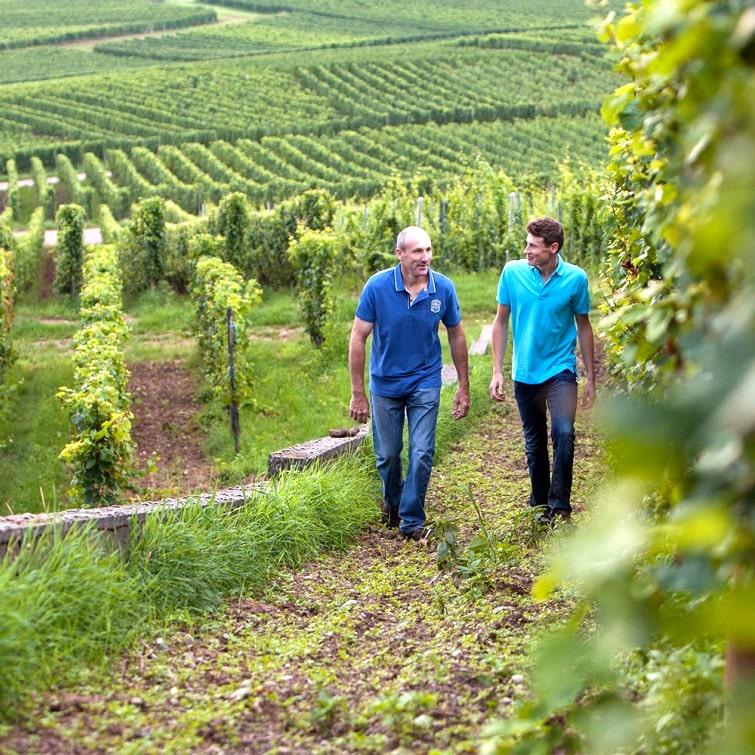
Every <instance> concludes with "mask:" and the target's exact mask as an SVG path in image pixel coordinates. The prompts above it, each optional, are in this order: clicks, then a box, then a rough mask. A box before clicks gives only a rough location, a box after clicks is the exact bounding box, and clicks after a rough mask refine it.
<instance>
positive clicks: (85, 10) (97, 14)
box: [0, 0, 217, 49]
mask: <svg viewBox="0 0 755 755" xmlns="http://www.w3.org/2000/svg"><path fill="white" fill-rule="evenodd" d="M1 12H2V24H0V49H8V48H14V47H27V46H31V45H41V44H46V43H49V42H62V41H67V40H72V39H83V38H88V37H103V36H108V35H113V34H127V33H129V32H137V31H146V30H151V29H171V28H176V27H180V26H191V25H194V24H201V23H206V22H208V21H213V20H215V18H216V17H217V14H216V13H215V12H214V11H212V10H208V9H207V8H202V7H199V6H188V5H177V4H173V3H168V2H161V3H156V2H152V1H151V0H128V1H127V2H116V1H115V0H87V2H70V0H69V2H56V0H3V2H2V6H1Z"/></svg>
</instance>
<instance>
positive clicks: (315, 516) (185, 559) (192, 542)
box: [129, 454, 378, 618]
mask: <svg viewBox="0 0 755 755" xmlns="http://www.w3.org/2000/svg"><path fill="white" fill-rule="evenodd" d="M377 495H378V488H377V484H376V481H375V476H374V474H373V472H372V464H371V460H369V459H367V458H366V456H365V455H364V454H358V455H355V456H353V457H349V458H345V459H342V460H339V461H338V462H336V463H334V464H331V465H328V466H313V467H310V468H308V469H307V470H306V471H305V472H285V473H283V474H282V475H281V476H280V477H279V478H277V479H276V481H275V483H274V484H273V485H271V486H270V489H269V490H267V491H265V492H261V493H257V494H255V495H254V496H253V498H252V499H251V500H250V501H249V502H248V503H247V504H246V505H245V506H242V507H240V508H235V509H234V508H229V507H223V506H208V507H203V506H202V505H201V504H199V503H198V504H197V505H196V506H190V507H188V508H186V509H183V510H180V511H172V512H166V513H165V514H159V515H155V516H153V517H151V518H150V519H148V520H147V521H146V522H145V524H144V527H143V528H142V530H141V532H140V534H139V536H138V537H137V538H136V539H135V541H134V542H133V543H132V546H131V552H130V562H129V568H130V569H131V571H132V573H133V574H134V575H135V576H136V577H137V578H138V579H139V581H140V583H141V585H142V589H143V591H144V595H145V599H146V601H147V602H148V603H149V605H150V606H151V607H152V609H153V613H154V616H155V618H157V617H159V616H162V615H165V614H167V613H170V612H171V611H178V610H181V611H183V610H188V611H192V612H205V611H210V610H213V609H215V608H216V607H217V606H218V605H219V604H220V602H221V601H222V600H223V598H224V597H225V596H227V595H232V594H242V593H249V592H254V591H256V590H259V589H260V588H261V587H262V586H264V585H265V584H266V583H267V582H268V581H269V580H270V579H272V578H274V577H275V575H276V574H277V573H278V572H279V570H280V569H281V568H286V567H294V568H295V567H298V566H300V565H301V564H302V563H304V562H305V561H306V560H307V559H311V558H314V557H315V556H316V555H317V554H318V553H319V552H320V551H323V550H329V549H337V548H343V547H345V546H346V545H347V544H348V542H349V541H350V540H351V539H353V537H354V535H355V534H356V533H358V532H359V531H361V530H362V529H363V528H364V527H365V526H366V525H367V524H368V523H369V522H370V521H372V520H374V518H375V513H376V511H377V508H376V507H375V498H376V496H377Z"/></svg>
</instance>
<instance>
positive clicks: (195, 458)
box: [128, 361, 215, 498]
mask: <svg viewBox="0 0 755 755" xmlns="http://www.w3.org/2000/svg"><path fill="white" fill-rule="evenodd" d="M128 369H129V370H130V372H131V378H130V380H129V392H130V393H131V405H132V411H133V413H134V420H133V423H132V438H133V441H134V445H135V446H136V460H137V464H138V466H139V468H140V469H142V470H146V469H147V468H148V465H149V461H150V459H152V460H154V461H156V469H155V471H153V472H151V473H150V474H148V475H146V476H145V477H143V478H142V479H141V480H140V487H142V488H145V489H146V490H145V491H140V492H139V493H138V495H136V496H135V497H138V498H144V497H145V495H146V496H151V497H155V496H156V495H157V494H158V493H159V494H163V493H166V494H170V495H173V494H178V493H188V492H192V491H195V490H209V489H211V488H212V487H213V485H214V483H215V472H214V470H213V468H212V465H211V464H210V463H209V462H208V461H207V459H205V457H204V454H203V453H202V440H203V438H204V434H203V432H202V429H201V427H200V425H199V420H198V415H199V412H200V409H201V407H200V405H199V404H198V402H197V401H196V400H195V396H196V393H197V384H196V379H195V377H194V375H193V373H192V372H191V371H190V370H188V368H187V367H186V366H185V364H184V363H183V362H181V361H168V362H136V363H132V364H129V365H128ZM152 493H154V494H155V496H152Z"/></svg>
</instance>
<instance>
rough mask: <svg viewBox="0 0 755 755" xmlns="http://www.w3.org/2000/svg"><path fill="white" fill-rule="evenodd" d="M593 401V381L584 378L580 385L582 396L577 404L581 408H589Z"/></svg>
mask: <svg viewBox="0 0 755 755" xmlns="http://www.w3.org/2000/svg"><path fill="white" fill-rule="evenodd" d="M594 403H595V381H594V380H586V381H585V384H584V386H583V387H582V398H581V399H580V402H579V405H580V407H581V408H582V409H589V408H590V407H591V406H592V405H593V404H594Z"/></svg>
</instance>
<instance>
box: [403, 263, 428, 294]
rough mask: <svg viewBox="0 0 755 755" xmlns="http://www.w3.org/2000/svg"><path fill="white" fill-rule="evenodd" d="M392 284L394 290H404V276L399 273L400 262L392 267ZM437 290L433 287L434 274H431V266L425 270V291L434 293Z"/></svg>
mask: <svg viewBox="0 0 755 755" xmlns="http://www.w3.org/2000/svg"><path fill="white" fill-rule="evenodd" d="M393 285H394V286H395V288H396V291H406V286H405V285H404V276H403V275H401V263H400V262H399V263H398V265H396V267H394V268H393ZM436 291H437V289H436V288H435V276H434V275H433V271H432V268H431V269H430V270H428V271H427V293H428V294H434V293H435V292H436Z"/></svg>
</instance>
